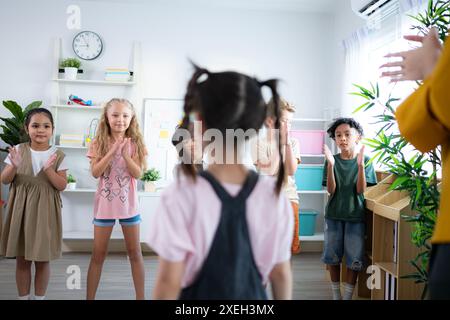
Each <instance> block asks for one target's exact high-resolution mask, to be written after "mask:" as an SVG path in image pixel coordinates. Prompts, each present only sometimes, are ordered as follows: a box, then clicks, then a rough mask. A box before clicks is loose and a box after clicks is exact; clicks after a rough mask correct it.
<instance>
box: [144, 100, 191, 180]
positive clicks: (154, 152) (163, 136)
mask: <svg viewBox="0 0 450 320" xmlns="http://www.w3.org/2000/svg"><path fill="white" fill-rule="evenodd" d="M183 104H184V100H183V99H157V98H148V99H144V115H143V119H144V121H143V127H144V128H143V131H144V141H145V144H146V146H147V150H148V157H147V167H148V168H156V169H157V170H159V171H160V172H161V180H162V181H161V182H169V181H172V180H173V169H174V167H175V165H176V164H177V163H178V156H177V152H176V149H175V147H174V146H173V145H172V136H173V134H174V132H175V128H176V126H177V125H178V124H179V122H180V120H181V118H182V115H183Z"/></svg>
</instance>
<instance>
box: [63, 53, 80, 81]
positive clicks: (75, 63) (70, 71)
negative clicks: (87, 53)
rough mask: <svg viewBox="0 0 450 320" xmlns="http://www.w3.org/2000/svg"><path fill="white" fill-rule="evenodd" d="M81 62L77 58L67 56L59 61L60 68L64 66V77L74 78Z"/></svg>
mask: <svg viewBox="0 0 450 320" xmlns="http://www.w3.org/2000/svg"><path fill="white" fill-rule="evenodd" d="M80 65H81V62H80V60H78V59H77V58H67V59H64V60H63V61H61V64H60V66H61V68H64V79H67V80H75V79H76V78H77V73H78V69H79V68H80Z"/></svg>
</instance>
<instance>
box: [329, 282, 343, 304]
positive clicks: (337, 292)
mask: <svg viewBox="0 0 450 320" xmlns="http://www.w3.org/2000/svg"><path fill="white" fill-rule="evenodd" d="M331 291H332V292H333V300H341V299H342V297H341V283H340V282H331Z"/></svg>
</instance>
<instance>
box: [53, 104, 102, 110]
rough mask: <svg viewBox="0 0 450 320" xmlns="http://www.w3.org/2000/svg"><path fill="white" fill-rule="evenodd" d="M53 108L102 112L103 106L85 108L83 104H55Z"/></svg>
mask: <svg viewBox="0 0 450 320" xmlns="http://www.w3.org/2000/svg"><path fill="white" fill-rule="evenodd" d="M51 107H53V108H58V109H74V110H77V109H78V110H102V109H103V107H102V106H83V105H81V104H54V105H51Z"/></svg>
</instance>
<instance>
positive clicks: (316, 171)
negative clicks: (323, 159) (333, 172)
mask: <svg viewBox="0 0 450 320" xmlns="http://www.w3.org/2000/svg"><path fill="white" fill-rule="evenodd" d="M322 179H323V165H307V164H301V165H299V166H298V168H297V171H296V172H295V184H296V185H297V189H298V190H308V191H309V190H310V191H319V190H323V187H322Z"/></svg>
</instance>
